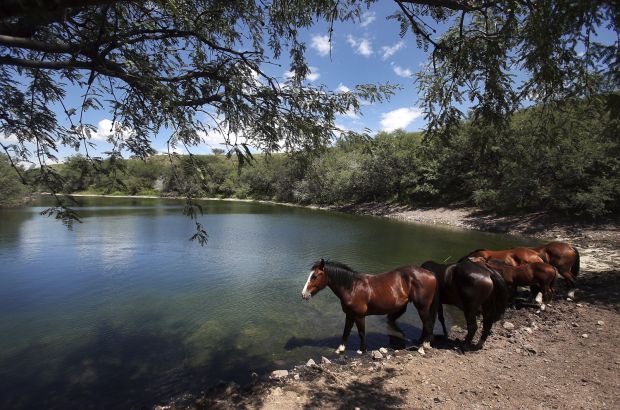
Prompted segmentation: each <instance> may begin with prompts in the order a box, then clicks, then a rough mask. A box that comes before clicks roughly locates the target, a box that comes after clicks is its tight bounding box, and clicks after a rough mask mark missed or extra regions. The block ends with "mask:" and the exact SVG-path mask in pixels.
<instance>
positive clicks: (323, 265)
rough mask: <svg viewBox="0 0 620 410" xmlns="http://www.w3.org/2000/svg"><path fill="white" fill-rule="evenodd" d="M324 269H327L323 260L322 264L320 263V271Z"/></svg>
mask: <svg viewBox="0 0 620 410" xmlns="http://www.w3.org/2000/svg"><path fill="white" fill-rule="evenodd" d="M324 267H325V260H324V259H323V258H321V263H319V269H321V270H323V268H324Z"/></svg>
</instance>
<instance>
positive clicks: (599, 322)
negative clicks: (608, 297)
mask: <svg viewBox="0 0 620 410" xmlns="http://www.w3.org/2000/svg"><path fill="white" fill-rule="evenodd" d="M596 324H597V325H599V326H603V325H604V324H605V322H603V321H602V320H599V321H598V322H596Z"/></svg>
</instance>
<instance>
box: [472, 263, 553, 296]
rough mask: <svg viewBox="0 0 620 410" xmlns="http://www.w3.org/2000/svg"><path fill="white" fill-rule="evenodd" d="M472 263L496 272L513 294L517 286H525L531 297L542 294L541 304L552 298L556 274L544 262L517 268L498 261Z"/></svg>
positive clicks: (526, 264) (551, 267)
mask: <svg viewBox="0 0 620 410" xmlns="http://www.w3.org/2000/svg"><path fill="white" fill-rule="evenodd" d="M470 259H471V260H472V261H473V262H479V263H483V264H485V265H486V266H487V267H489V268H491V269H493V270H494V271H496V272H498V273H499V274H500V275H501V276H502V278H504V281H505V282H506V285H508V287H509V288H510V289H511V290H512V292H513V294H514V293H515V292H516V290H517V286H527V287H529V288H530V291H531V292H532V295H533V296H536V295H537V294H538V292H542V295H543V302H549V301H550V300H551V299H552V298H553V283H554V281H555V277H556V276H557V274H558V270H557V269H556V268H555V266H551V265H549V264H548V263H544V262H534V263H525V264H523V265H519V266H511V265H509V264H507V263H505V262H504V261H502V260H499V259H489V260H484V259H483V258H470Z"/></svg>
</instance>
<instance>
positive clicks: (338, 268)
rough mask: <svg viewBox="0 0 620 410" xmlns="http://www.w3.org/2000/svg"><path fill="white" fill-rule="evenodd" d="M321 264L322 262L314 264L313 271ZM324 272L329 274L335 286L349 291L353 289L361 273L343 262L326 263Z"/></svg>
mask: <svg viewBox="0 0 620 410" xmlns="http://www.w3.org/2000/svg"><path fill="white" fill-rule="evenodd" d="M320 264H321V262H320V261H319V262H316V263H314V265H312V269H315V268H317V267H318V266H320ZM323 272H325V273H326V274H327V276H328V277H329V280H330V281H331V282H332V283H333V284H335V285H337V286H343V287H345V288H346V289H348V290H351V289H353V283H354V282H355V280H356V279H357V278H358V277H359V272H357V271H356V270H354V269H352V268H351V267H349V266H348V265H345V264H344V263H342V262H336V261H325V266H324V267H323Z"/></svg>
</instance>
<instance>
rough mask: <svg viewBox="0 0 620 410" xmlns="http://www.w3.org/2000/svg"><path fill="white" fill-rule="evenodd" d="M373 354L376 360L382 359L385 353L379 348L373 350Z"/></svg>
mask: <svg viewBox="0 0 620 410" xmlns="http://www.w3.org/2000/svg"><path fill="white" fill-rule="evenodd" d="M370 355H371V356H372V358H373V359H375V360H381V359H383V355H382V354H381V352H379V351H378V350H373V351H372V353H371V354H370Z"/></svg>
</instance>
